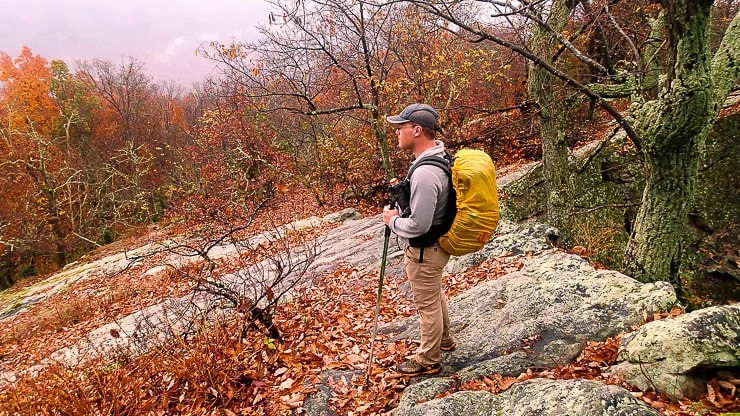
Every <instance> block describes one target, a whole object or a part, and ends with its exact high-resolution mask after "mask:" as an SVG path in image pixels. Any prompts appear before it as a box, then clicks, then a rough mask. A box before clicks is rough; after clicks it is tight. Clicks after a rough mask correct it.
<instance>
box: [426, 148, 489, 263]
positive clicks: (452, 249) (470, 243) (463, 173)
mask: <svg viewBox="0 0 740 416" xmlns="http://www.w3.org/2000/svg"><path fill="white" fill-rule="evenodd" d="M452 187H453V188H454V190H455V206H456V207H457V214H456V215H455V219H454V220H453V221H452V225H451V226H450V229H449V231H447V233H445V234H443V235H442V236H441V237H440V238H439V245H440V246H441V247H442V249H443V250H444V251H446V252H448V253H450V254H452V255H455V256H461V255H463V254H468V253H472V252H475V251H478V250H480V249H481V248H483V246H484V245H485V244H486V243H487V242H488V240H490V239H491V236H492V235H493V233H494V232H495V231H496V227H497V226H498V221H499V211H498V188H497V186H496V168H495V166H494V164H493V160H491V157H490V156H488V154H486V153H485V152H483V151H480V150H473V149H462V150H460V151H458V152H457V153H456V154H455V159H454V162H453V163H452Z"/></svg>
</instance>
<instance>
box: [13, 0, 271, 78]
mask: <svg viewBox="0 0 740 416" xmlns="http://www.w3.org/2000/svg"><path fill="white" fill-rule="evenodd" d="M269 10H270V9H269V5H268V4H267V3H265V2H264V0H0V52H5V53H7V54H8V55H10V57H12V58H15V57H16V56H18V54H19V53H20V52H21V48H22V47H23V46H28V47H30V48H31V51H32V52H33V53H34V54H36V55H41V56H43V57H44V58H46V59H47V60H49V61H51V60H52V59H62V60H64V61H65V62H67V64H68V65H70V67H72V68H74V62H75V61H76V60H89V59H94V58H100V59H105V60H109V61H112V62H114V63H118V62H121V59H122V57H124V56H131V57H134V58H136V59H138V60H139V61H141V62H143V63H144V64H145V68H146V70H147V72H148V73H149V74H150V75H152V76H153V77H154V78H155V79H156V80H157V81H168V80H173V81H176V82H178V83H180V84H182V85H183V86H189V85H190V84H191V83H192V82H194V81H200V80H202V79H203V78H204V77H205V76H207V75H208V74H209V73H211V72H212V69H211V68H212V67H213V64H212V63H210V62H208V61H206V60H205V59H204V58H203V57H200V56H195V50H196V49H197V48H198V46H199V45H200V44H202V43H203V42H208V41H212V40H218V41H221V42H231V40H233V39H234V38H235V37H236V38H237V39H254V38H255V36H256V28H255V26H256V25H257V24H262V23H266V22H267V15H268V13H269Z"/></svg>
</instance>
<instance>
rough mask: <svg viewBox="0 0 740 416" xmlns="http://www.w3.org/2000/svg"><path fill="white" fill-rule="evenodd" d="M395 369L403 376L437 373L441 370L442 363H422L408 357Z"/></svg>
mask: <svg viewBox="0 0 740 416" xmlns="http://www.w3.org/2000/svg"><path fill="white" fill-rule="evenodd" d="M396 370H397V371H398V372H399V373H401V374H403V375H405V376H420V375H422V374H437V373H439V372H440V370H442V364H440V363H436V364H432V365H428V366H427V365H424V364H422V363H420V362H418V361H416V360H415V359H413V358H412V359H410V360H408V361H406V362H405V363H403V364H399V365H397V366H396Z"/></svg>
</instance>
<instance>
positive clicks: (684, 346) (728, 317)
mask: <svg viewBox="0 0 740 416" xmlns="http://www.w3.org/2000/svg"><path fill="white" fill-rule="evenodd" d="M617 360H618V361H617V364H616V365H614V366H612V367H611V372H613V373H616V374H621V375H622V376H624V377H625V380H626V381H627V382H628V383H630V384H631V385H634V386H637V387H639V388H641V389H643V390H646V389H653V390H656V391H659V392H661V393H665V394H667V395H668V396H669V397H672V398H681V397H691V398H696V397H698V396H699V395H700V394H702V393H705V391H706V390H705V389H706V388H705V385H706V382H707V380H706V377H705V375H704V372H705V371H706V370H709V369H713V370H717V369H720V370H721V369H730V368H740V303H736V304H733V305H728V306H715V307H711V308H706V309H700V310H698V311H694V312H691V313H687V314H684V315H679V316H678V317H676V318H673V319H663V320H659V321H653V322H649V323H647V324H645V325H643V326H642V327H640V328H639V329H638V330H637V331H635V332H633V333H631V334H629V335H628V336H625V337H624V338H623V339H622V341H621V345H620V348H619V356H618V358H617Z"/></svg>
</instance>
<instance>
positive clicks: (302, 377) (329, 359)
mask: <svg viewBox="0 0 740 416" xmlns="http://www.w3.org/2000/svg"><path fill="white" fill-rule="evenodd" d="M304 201H305V200H304ZM296 206H300V204H298V203H296V202H295V201H294V202H292V203H290V204H286V207H290V208H286V212H287V210H288V209H290V210H291V214H290V215H295V208H296ZM337 208H338V207H336V206H334V207H324V208H319V207H315V206H309V207H307V208H306V209H305V210H304V212H310V213H311V214H312V215H319V213H321V212H322V211H321V210H322V209H324V210H326V212H330V211H333V210H336V209H337ZM376 211H377V210H376ZM364 212H365V213H377V212H373V209H372V208H366V209H365V211H364ZM272 214H273V215H276V214H277V213H276V212H275V211H273V213H272ZM286 215H287V214H286ZM326 231H327V230H326V229H320V230H313V231H308V232H305V233H304V234H303V235H302V237H304V238H310V237H312V236H313V235H316V234H320V233H323V232H326ZM144 242H146V241H144V240H134V239H131V240H128V241H126V242H125V243H123V244H126V245H127V246H128V247H132V246H135V245H137V244H143V243H144ZM122 246H123V245H122V244H120V243H119V245H118V247H117V248H120V247H122ZM115 248H116V247H109V248H108V249H107V251H106V252H107V253H110V252H111V250H112V249H115ZM262 250H263V251H262V252H260V253H254V257H253V258H250V259H248V260H249V261H258V260H259V259H261V258H264V257H265V256H268V255H270V254H271V253H270V250H271V248H270V247H262ZM103 254H105V253H102V252H101V253H98V255H103ZM241 260H242V261H243V260H244V259H241ZM156 261H157V259H155V258H153V259H150V263H147V264H143V265H141V266H137V268H132V269H128V270H126V271H125V272H124V273H118V274H105V273H100V274H97V275H94V276H93V277H91V278H89V279H87V280H83V281H79V282H76V283H74V284H73V285H72V286H70V287H69V288H68V289H67V290H65V291H63V292H61V293H58V294H56V295H54V296H52V297H50V298H48V299H46V300H45V301H43V302H42V303H39V304H37V305H35V306H34V307H33V309H32V310H30V311H28V312H25V313H22V314H19V315H17V316H15V317H14V318H12V319H10V320H7V321H6V322H4V323H3V325H4V328H3V330H2V332H0V366H1V367H0V369H2V371H11V370H12V371H15V372H18V371H21V370H28V369H29V368H31V367H32V366H33V365H35V364H37V363H38V362H39V361H40V360H42V359H43V358H45V357H48V356H49V354H50V353H52V352H53V351H55V350H57V349H59V348H61V347H63V346H69V345H72V344H74V343H75V342H77V341H79V340H80V339H82V338H83V337H84V335H85V334H86V333H87V332H89V331H90V330H92V329H95V328H97V327H99V326H101V325H103V324H105V323H108V322H111V321H113V320H115V319H117V318H120V317H123V316H126V315H128V314H130V313H131V312H133V311H136V310H139V309H142V308H144V307H146V306H149V305H152V304H155V303H158V302H160V301H162V300H163V299H165V298H168V297H174V296H178V295H182V294H185V293H188V292H189V291H191V290H192V288H193V282H192V281H188V280H182V279H180V278H179V276H178V275H177V274H175V273H158V274H153V275H144V273H143V271H145V270H146V269H147V268H148V267H151V266H152V264H156ZM241 266H242V263H240V262H235V261H233V260H231V261H229V260H225V261H223V262H221V263H219V265H218V272H219V273H228V272H229V271H232V270H234V269H235V268H236V267H241ZM520 267H521V259H520V258H518V257H516V256H503V257H501V258H497V259H492V260H488V261H486V262H484V263H482V264H481V265H479V266H478V267H476V268H474V269H470V270H468V271H465V272H463V273H459V274H456V275H454V276H448V277H447V278H446V280H445V288H446V291H447V293H448V295H449V296H450V297H452V296H455V295H456V294H459V293H461V292H463V291H465V290H467V289H469V288H470V287H473V286H475V285H476V284H478V283H480V282H482V281H485V280H490V279H497V278H499V277H501V276H503V275H505V274H507V273H510V272H512V271H515V270H518V269H519V268H520ZM377 278H378V276H377V272H367V273H362V272H360V271H358V270H355V269H353V268H351V267H349V266H348V265H343V264H339V265H337V267H336V269H335V270H334V271H333V272H332V273H329V274H324V275H321V276H315V277H314V279H315V280H314V282H313V283H314V284H313V285H312V286H311V287H310V288H307V289H304V290H303V291H302V292H301V295H300V296H299V297H296V298H294V299H293V300H291V301H289V302H287V303H285V304H282V305H281V306H279V307H278V308H277V310H276V311H275V315H274V322H275V323H276V324H277V327H278V329H279V330H280V332H281V335H282V337H281V339H280V340H277V339H272V338H269V337H266V336H265V335H264V334H263V333H261V332H259V331H258V330H257V329H256V328H253V327H252V328H251V329H249V330H248V331H247V332H243V329H244V328H245V327H246V321H245V320H244V319H245V318H244V317H242V316H240V315H238V314H231V315H225V316H224V317H222V318H221V319H216V320H215V321H211V322H209V323H207V324H206V325H205V326H204V327H203V329H202V330H201V331H199V332H198V333H195V334H191V335H188V336H183V337H179V338H176V339H174V340H172V341H171V342H169V343H167V344H165V345H164V346H162V347H161V348H158V349H156V350H153V351H151V352H149V353H147V354H145V355H141V356H138V357H128V356H123V355H122V356H117V357H109V358H107V359H98V360H96V361H93V362H90V363H88V364H86V365H84V366H80V367H67V368H65V367H62V366H50V367H46V368H44V369H43V370H41V371H40V372H38V374H36V373H35V372H31V373H29V375H28V376H26V377H23V378H21V379H20V380H18V382H17V383H15V384H14V385H9V386H5V387H3V388H2V389H0V414H2V415H6V414H7V415H10V414H19V415H32V414H34V415H35V414H49V415H51V414H68V415H87V414H103V415H141V414H152V415H165V414H193V415H234V414H244V415H282V414H291V413H298V414H300V413H301V412H302V409H303V406H304V400H305V399H306V398H307V397H308V395H310V394H311V393H313V392H315V391H316V389H317V383H319V381H320V380H321V376H322V374H325V373H326V372H327V371H330V370H331V371H333V374H335V377H334V378H333V379H332V381H331V382H329V385H330V387H331V392H330V398H329V404H330V406H331V407H332V408H333V409H334V410H335V411H336V413H337V414H341V415H374V414H375V415H381V414H386V413H388V412H390V411H391V410H392V409H393V408H395V407H396V406H397V405H398V401H399V398H400V396H401V395H402V393H403V389H404V388H405V386H406V385H407V384H408V382H409V380H408V379H406V378H405V377H402V376H400V375H399V374H398V373H396V372H394V371H393V366H394V365H395V364H396V363H397V362H400V361H402V360H404V359H405V358H407V357H409V356H410V355H411V354H412V353H413V349H414V345H413V344H412V343H411V342H409V341H398V342H389V341H388V339H387V338H388V337H387V336H386V335H382V334H380V335H378V338H377V341H376V344H375V349H374V355H375V361H374V363H373V366H372V376H371V377H370V380H369V382H367V383H366V382H365V380H364V379H365V377H364V375H365V372H366V370H367V360H368V357H369V352H370V351H369V350H370V345H369V343H370V337H371V332H372V325H373V317H374V310H375V301H376V294H377V293H376V290H377ZM403 282H404V281H403V279H402V278H400V277H398V276H388V277H387V278H386V281H385V285H384V288H383V300H382V303H381V308H380V317H379V321H380V323H381V325H382V324H384V323H390V322H392V321H395V320H398V319H401V318H404V317H408V316H411V315H413V314H414V313H415V311H414V307H413V304H412V302H411V299H410V298H409V297H408V296H407V295H406V294H405V293H404V292H403V291H402V290H401V288H400V287H399V286H400V285H402V284H403ZM26 284H29V283H26ZM22 287H23V285H21V286H19V287H18V288H14V289H13V290H21V289H22ZM680 312H681V311H679V310H676V311H671V313H670V314H678V313H680ZM670 314H662V315H661V314H656V315H655V316H653V317H646V320H651V319H661V318H664V317H666V316H668V315H670ZM242 335H243V336H242ZM617 346H618V337H615V338H613V339H610V340H607V341H606V342H604V343H590V344H589V345H587V346H586V348H585V350H584V352H583V353H582V354H581V356H580V357H579V358H578V359H577V360H576V361H575V362H574V363H572V364H569V365H567V366H564V367H558V368H555V369H547V370H542V371H528V372H527V373H524V374H522V375H521V376H519V377H516V378H511V377H501V376H499V375H495V374H492V375H490V376H488V377H484V378H482V379H479V380H475V381H471V382H467V383H461V384H460V385H458V386H457V388H458V389H460V390H462V389H476V390H488V391H492V392H500V391H503V390H505V389H507V388H508V387H510V386H511V385H512V384H513V383H516V382H518V381H521V380H525V379H528V378H533V377H548V378H558V379H565V378H576V377H578V378H589V379H594V380H599V381H602V382H604V383H613V384H622V385H623V382H622V381H621V380H619V379H615V378H610V377H606V376H604V375H603V374H602V370H604V368H606V367H607V366H608V365H609V364H611V363H613V361H614V359H615V356H616V351H617ZM738 384H740V381H738V380H731V381H727V380H722V381H720V380H712V381H711V382H710V383H709V385H708V389H709V393H708V394H707V395H706V396H705V397H704V398H703V399H702V400H701V401H698V402H688V401H684V402H677V403H676V402H670V401H668V400H667V399H666V398H664V397H661V396H659V395H656V394H654V393H651V392H640V391H634V395H635V396H636V397H639V398H640V399H642V400H644V401H645V402H646V403H648V404H650V405H651V406H652V407H654V408H656V409H658V410H660V411H661V412H662V413H663V414H665V415H674V416H679V415H680V416H687V415H715V414H721V413H722V412H726V411H729V410H730V409H738V408H740V399H738V394H737V392H736V385H738ZM625 387H628V388H629V386H625Z"/></svg>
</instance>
